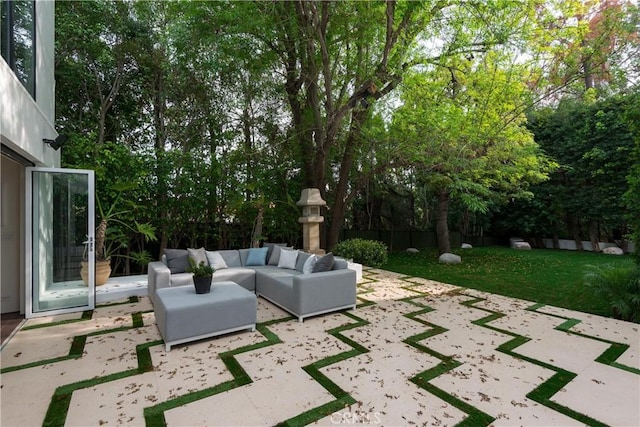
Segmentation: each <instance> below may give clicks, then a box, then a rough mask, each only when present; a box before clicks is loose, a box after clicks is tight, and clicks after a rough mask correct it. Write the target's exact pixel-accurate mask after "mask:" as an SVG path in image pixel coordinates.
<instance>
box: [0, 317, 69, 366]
mask: <svg viewBox="0 0 640 427" xmlns="http://www.w3.org/2000/svg"><path fill="white" fill-rule="evenodd" d="M75 331H76V329H74V326H73V325H59V326H52V327H49V328H40V329H30V330H22V331H20V333H18V334H16V335H15V336H14V337H13V338H12V339H11V340H10V341H9V342H8V343H7V345H6V346H5V347H4V348H3V349H2V368H8V367H12V366H20V365H26V364H28V363H32V362H38V361H42V360H49V359H53V358H56V357H64V356H67V355H68V354H69V350H70V349H71V343H72V342H73V337H74V336H75Z"/></svg>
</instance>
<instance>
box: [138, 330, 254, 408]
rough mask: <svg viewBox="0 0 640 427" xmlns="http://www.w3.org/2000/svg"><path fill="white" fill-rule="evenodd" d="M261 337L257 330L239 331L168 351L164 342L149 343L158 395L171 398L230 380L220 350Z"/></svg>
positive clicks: (164, 398) (161, 397)
mask: <svg viewBox="0 0 640 427" xmlns="http://www.w3.org/2000/svg"><path fill="white" fill-rule="evenodd" d="M262 341H265V338H264V337H263V336H262V334H260V333H258V332H242V333H237V334H229V335H225V336H221V337H218V338H216V339H208V340H202V341H198V342H195V343H189V344H183V345H180V346H176V347H174V348H172V349H171V351H170V352H167V351H165V348H164V345H158V346H153V347H151V348H150V349H149V350H150V353H151V359H152V361H153V367H154V371H155V374H156V377H157V378H156V379H157V382H158V384H159V386H160V396H159V397H160V399H161V400H162V401H164V400H169V399H173V398H176V397H178V396H182V395H184V394H187V393H190V392H194V391H198V390H203V389H206V388H211V387H215V386H216V385H219V384H221V383H224V382H226V381H231V380H233V375H232V374H231V372H229V370H228V369H227V367H226V366H225V364H224V362H223V361H222V359H221V358H220V357H219V354H220V353H224V352H227V351H231V350H234V349H237V348H241V347H244V346H247V345H251V344H255V343H258V342H262Z"/></svg>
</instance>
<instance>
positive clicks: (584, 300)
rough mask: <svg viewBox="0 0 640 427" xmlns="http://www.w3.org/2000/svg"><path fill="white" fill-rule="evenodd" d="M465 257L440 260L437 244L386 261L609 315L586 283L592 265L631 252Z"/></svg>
mask: <svg viewBox="0 0 640 427" xmlns="http://www.w3.org/2000/svg"><path fill="white" fill-rule="evenodd" d="M454 252H455V253H456V254H458V255H460V256H462V263H461V264H457V265H444V264H439V263H438V253H437V251H435V250H421V252H420V253H419V254H414V255H412V254H407V253H404V252H401V253H393V254H390V255H389V261H388V262H387V263H386V264H385V265H384V266H383V267H382V268H383V269H385V270H388V271H394V272H397V273H402V274H406V275H407V276H415V277H423V278H426V279H431V280H436V281H439V282H445V283H450V284H454V285H458V286H464V287H467V288H473V289H478V290H481V291H486V292H491V293H495V294H500V295H506V296H510V297H515V298H521V299H526V300H530V301H534V302H538V303H544V304H550V305H555V306H558V307H565V308H569V309H572V310H578V311H583V312H587V313H594V314H600V315H605V316H606V315H609V310H608V306H607V303H606V302H604V301H602V300H600V299H599V298H596V297H594V296H593V295H592V294H591V292H589V290H588V289H586V288H585V287H584V285H583V283H582V277H583V275H584V273H585V272H586V271H587V270H588V266H589V265H603V264H614V265H615V264H623V263H626V262H629V261H628V260H629V256H613V255H604V254H594V253H591V252H575V251H561V250H551V249H534V250H531V251H517V250H514V249H509V248H504V247H496V246H492V247H482V248H473V249H469V250H460V249H459V250H456V251H454Z"/></svg>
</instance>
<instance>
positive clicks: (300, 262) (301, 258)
mask: <svg viewBox="0 0 640 427" xmlns="http://www.w3.org/2000/svg"><path fill="white" fill-rule="evenodd" d="M310 256H311V254H310V253H308V252H302V251H300V252H299V253H298V259H297V260H296V270H297V271H299V272H300V273H302V269H303V267H304V263H305V262H307V260H308V259H309V257H310Z"/></svg>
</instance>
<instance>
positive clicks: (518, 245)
mask: <svg viewBox="0 0 640 427" xmlns="http://www.w3.org/2000/svg"><path fill="white" fill-rule="evenodd" d="M513 249H518V250H521V251H530V250H531V245H530V244H529V243H528V242H514V243H513Z"/></svg>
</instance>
